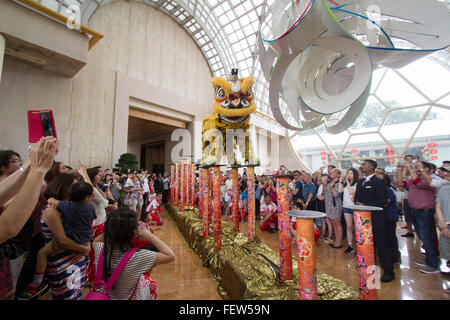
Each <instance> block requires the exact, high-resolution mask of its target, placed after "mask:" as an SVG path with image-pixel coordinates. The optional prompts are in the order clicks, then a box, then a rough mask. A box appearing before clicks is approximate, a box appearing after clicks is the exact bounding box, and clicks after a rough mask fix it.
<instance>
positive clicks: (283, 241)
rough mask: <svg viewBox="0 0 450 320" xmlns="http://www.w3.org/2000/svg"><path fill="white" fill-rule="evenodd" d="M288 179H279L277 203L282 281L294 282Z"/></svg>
mask: <svg viewBox="0 0 450 320" xmlns="http://www.w3.org/2000/svg"><path fill="white" fill-rule="evenodd" d="M288 183H289V178H288V177H278V179H277V201H278V237H279V241H280V279H281V281H284V280H292V245H291V234H290V223H291V222H290V220H291V219H290V217H289V216H288V215H286V213H285V212H286V211H289V198H288Z"/></svg>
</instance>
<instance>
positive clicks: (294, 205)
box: [291, 202, 319, 246]
mask: <svg viewBox="0 0 450 320" xmlns="http://www.w3.org/2000/svg"><path fill="white" fill-rule="evenodd" d="M291 210H303V209H302V205H301V204H300V203H299V202H292V203H291ZM291 236H292V246H294V244H295V243H296V241H295V240H297V218H295V217H292V218H291ZM317 239H319V230H318V229H317V227H316V225H315V224H314V240H315V241H317Z"/></svg>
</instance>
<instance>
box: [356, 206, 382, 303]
mask: <svg viewBox="0 0 450 320" xmlns="http://www.w3.org/2000/svg"><path fill="white" fill-rule="evenodd" d="M354 219H355V242H356V258H357V265H358V275H359V297H360V298H361V300H377V299H378V295H377V289H376V288H375V285H374V281H375V275H376V274H375V272H376V270H375V267H374V266H375V257H374V245H373V233H372V213H371V212H370V211H361V210H354Z"/></svg>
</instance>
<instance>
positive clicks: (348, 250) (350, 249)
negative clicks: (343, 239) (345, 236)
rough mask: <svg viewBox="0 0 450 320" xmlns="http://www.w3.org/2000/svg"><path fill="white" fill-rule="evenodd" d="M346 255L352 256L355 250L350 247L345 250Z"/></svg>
mask: <svg viewBox="0 0 450 320" xmlns="http://www.w3.org/2000/svg"><path fill="white" fill-rule="evenodd" d="M344 253H345V254H352V253H353V248H352V247H350V246H348V248H347V249H345V251H344Z"/></svg>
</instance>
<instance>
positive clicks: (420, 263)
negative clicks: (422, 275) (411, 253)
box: [414, 262, 428, 267]
mask: <svg viewBox="0 0 450 320" xmlns="http://www.w3.org/2000/svg"><path fill="white" fill-rule="evenodd" d="M414 264H415V265H416V266H419V267H428V266H427V264H426V263H422V262H414Z"/></svg>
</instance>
